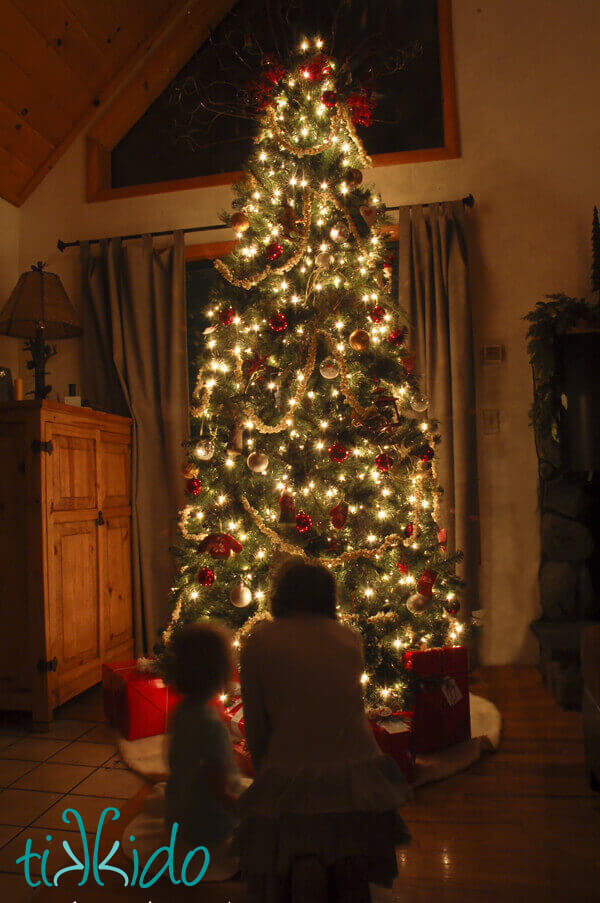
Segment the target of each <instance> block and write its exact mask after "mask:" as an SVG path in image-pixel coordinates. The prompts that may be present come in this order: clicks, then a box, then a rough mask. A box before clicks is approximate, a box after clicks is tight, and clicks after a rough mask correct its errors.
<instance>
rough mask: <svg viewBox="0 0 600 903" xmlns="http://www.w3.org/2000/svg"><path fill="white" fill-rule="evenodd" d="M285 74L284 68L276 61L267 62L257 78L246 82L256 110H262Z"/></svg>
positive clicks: (268, 102)
mask: <svg viewBox="0 0 600 903" xmlns="http://www.w3.org/2000/svg"><path fill="white" fill-rule="evenodd" d="M284 75H285V69H284V68H283V66H280V65H279V64H278V63H269V64H268V67H267V68H266V69H265V70H264V71H263V72H261V73H260V75H259V76H258V77H257V78H253V79H251V80H250V81H249V82H247V83H246V88H247V89H248V91H249V92H250V97H251V103H252V105H253V107H254V109H256V110H264V109H265V107H268V105H269V104H270V102H271V99H272V97H273V94H274V93H275V88H276V87H277V85H278V83H279V82H280V81H281V79H282V78H283V76H284Z"/></svg>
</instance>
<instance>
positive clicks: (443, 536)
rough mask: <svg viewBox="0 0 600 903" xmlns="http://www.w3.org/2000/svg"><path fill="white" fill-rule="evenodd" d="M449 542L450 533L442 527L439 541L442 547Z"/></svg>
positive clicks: (439, 531) (438, 537) (438, 536)
mask: <svg viewBox="0 0 600 903" xmlns="http://www.w3.org/2000/svg"><path fill="white" fill-rule="evenodd" d="M447 540H448V531H447V530H446V528H445V527H442V529H441V530H438V535H437V541H438V542H439V544H440V545H441V546H443V545H445V544H446V542H447Z"/></svg>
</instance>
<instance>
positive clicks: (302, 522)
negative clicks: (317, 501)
mask: <svg viewBox="0 0 600 903" xmlns="http://www.w3.org/2000/svg"><path fill="white" fill-rule="evenodd" d="M311 527H312V518H311V516H310V514H306V513H305V512H304V511H299V512H298V514H297V515H296V530H297V531H298V533H306V532H307V530H310V528H311Z"/></svg>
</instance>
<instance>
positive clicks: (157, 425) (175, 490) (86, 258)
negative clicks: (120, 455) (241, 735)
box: [81, 232, 188, 654]
mask: <svg viewBox="0 0 600 903" xmlns="http://www.w3.org/2000/svg"><path fill="white" fill-rule="evenodd" d="M81 270H82V318H83V329H84V331H83V341H82V352H83V361H82V365H83V367H82V372H83V395H84V397H86V398H87V399H89V401H90V404H91V405H92V407H96V408H98V409H101V410H104V411H109V412H111V413H116V414H128V415H130V416H131V418H132V420H133V454H132V496H133V516H132V547H133V549H132V554H133V592H134V613H135V634H136V651H137V653H138V654H139V653H141V652H144V651H149V650H151V649H152V646H153V645H154V643H155V642H156V639H157V634H158V631H159V630H160V629H161V628H162V627H163V626H164V624H165V621H166V618H167V614H168V599H169V587H170V584H171V579H172V575H173V560H172V557H171V554H170V552H169V546H170V544H171V543H172V541H173V539H174V537H175V516H176V514H177V511H178V509H179V508H180V507H181V505H182V502H183V499H182V479H181V476H180V472H181V461H182V449H181V444H182V442H183V441H184V439H185V438H186V436H187V432H188V390H187V351H186V349H187V341H186V306H185V247H184V241H183V233H182V232H175V233H174V235H173V238H172V240H171V241H169V242H168V244H167V246H166V247H164V239H163V240H162V245H161V247H160V248H157V247H155V246H154V243H153V240H152V238H151V237H150V236H144V237H143V238H142V239H140V240H137V241H128V242H123V241H121V240H120V239H118V238H114V239H110V240H107V241H103V242H101V243H100V244H99V245H98V246H94V247H92V246H90V245H89V244H87V243H84V244H82V246H81Z"/></svg>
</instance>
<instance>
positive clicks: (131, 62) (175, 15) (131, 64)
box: [0, 0, 189, 206]
mask: <svg viewBox="0 0 600 903" xmlns="http://www.w3.org/2000/svg"><path fill="white" fill-rule="evenodd" d="M68 2H69V3H71V2H72V0H68ZM184 6H185V7H189V2H188V3H187V4H186V3H185V0H176V2H174V3H171V5H170V6H169V9H168V13H167V14H166V15H165V17H164V18H163V19H162V20H161V23H160V26H159V28H157V29H156V30H155V32H154V33H153V34H151V35H148V36H147V37H146V38H145V39H144V41H143V42H142V43H141V44H140V46H139V47H138V49H137V50H136V51H135V53H133V54H132V55H131V56H130V58H129V59H128V60H127V62H126V64H125V65H124V66H122V67H121V69H120V70H119V72H117V73H115V75H114V76H113V77H112V78H111V80H110V82H109V83H108V84H107V85H106V87H105V88H104V90H103V91H102V92H101V94H100V95H99V97H98V99H97V103H95V104H94V105H92V106H90V107H89V109H88V110H87V111H86V113H85V114H84V115H83V116H82V117H81V118H80V119H79V120H78V121H76V122H74V123H72V124H71V125H70V127H69V129H68V130H66V131H64V132H63V134H62V136H61V137H59V139H58V142H57V144H56V147H55V149H54V150H53V151H52V153H51V154H50V155H49V157H48V158H47V159H46V161H45V162H44V164H43V165H42V166H41V167H40V168H39V169H38V170H36V171H35V172H34V173H33V174H32V175H31V176H30V177H29V178H27V179H26V180H25V179H24V180H23V183H22V185H21V188H20V190H19V191H18V192H17V194H16V197H14V196H13V197H8V196H7V195H5V194H3V193H2V190H1V188H0V194H2V196H3V197H6V198H7V200H10V201H11V202H12V203H14V204H16V205H17V206H20V205H21V204H22V203H23V202H24V201H25V200H26V199H27V198H28V197H29V195H30V194H31V192H32V191H33V190H34V189H35V188H36V187H37V186H38V185H39V183H40V182H41V181H42V179H43V178H44V177H45V176H46V174H47V173H48V172H49V171H50V170H51V169H52V168H53V167H54V165H55V164H56V162H57V160H59V159H60V157H61V156H62V154H63V153H64V152H65V150H66V149H67V148H68V147H69V145H70V144H71V143H72V142H73V141H74V139H75V138H76V137H77V135H79V134H80V132H81V131H82V130H83V129H84V128H85V127H86V126H87V125H88V124H89V122H90V121H91V120H92V119H93V118H94V116H96V115H97V106H98V105H100V104H102V103H103V102H105V101H106V100H108V99H109V97H110V96H111V95H112V94H113V93H114V92H115V91H116V89H117V88H118V86H119V84H120V83H121V82H122V81H123V80H124V79H126V78H127V76H128V75H129V73H130V72H131V71H133V70H134V69H135V67H136V66H137V65H138V63H139V62H140V60H141V59H142V58H143V57H144V56H145V55H146V54H147V53H148V52H149V50H150V49H151V48H152V47H153V46H154V44H159V43H160V41H161V39H162V37H163V35H164V34H165V32H168V31H169V30H170V29H171V27H172V26H173V24H174V23H176V22H177V21H178V19H179V17H180V16H181V15H183V12H184V9H183V7H184ZM0 57H1V54H0ZM2 93H3V91H2V80H1V66H0V96H1V95H2ZM10 106H12V104H10ZM49 112H50V113H51V112H52V111H51V110H50V111H49Z"/></svg>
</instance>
